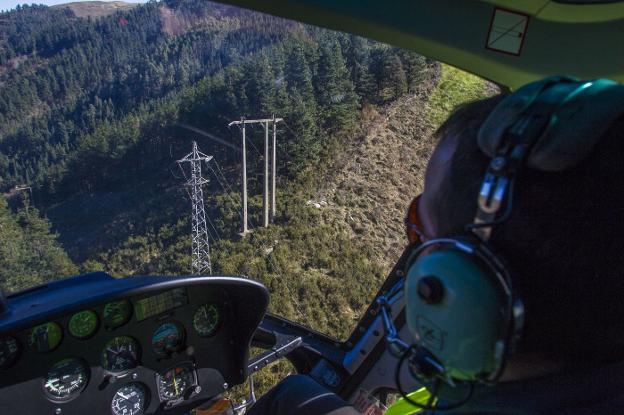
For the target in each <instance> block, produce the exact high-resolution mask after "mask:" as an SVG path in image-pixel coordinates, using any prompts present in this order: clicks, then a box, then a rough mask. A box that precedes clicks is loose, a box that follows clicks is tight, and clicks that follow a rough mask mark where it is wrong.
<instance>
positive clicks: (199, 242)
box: [178, 141, 212, 274]
mask: <svg viewBox="0 0 624 415" xmlns="http://www.w3.org/2000/svg"><path fill="white" fill-rule="evenodd" d="M210 160H212V156H208V155H206V154H204V153H202V152H201V151H199V149H198V148H197V142H195V141H193V151H191V152H190V153H189V154H187V155H186V156H184V158H182V159H180V160H178V164H179V165H180V168H182V163H185V162H189V163H190V164H191V177H190V178H188V179H187V181H186V184H185V186H187V188H190V192H189V196H190V197H191V205H192V217H191V233H192V237H193V260H192V262H191V272H192V273H193V274H205V273H206V271H208V274H212V263H211V261H210V243H209V241H208V227H207V225H206V211H205V210H204V192H203V191H202V186H203V185H204V184H206V183H208V180H206V179H204V178H203V177H202V174H201V163H202V161H206V163H208V162H209V161H210ZM188 190H189V189H187V191H188Z"/></svg>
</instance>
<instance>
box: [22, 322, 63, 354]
mask: <svg viewBox="0 0 624 415" xmlns="http://www.w3.org/2000/svg"><path fill="white" fill-rule="evenodd" d="M61 339H63V331H62V330H61V326H59V325H58V324H57V323H54V322H52V321H51V322H49V323H44V324H40V325H38V326H35V327H33V328H32V329H30V331H29V332H28V346H30V348H31V349H33V350H34V351H36V352H49V351H50V350H54V349H56V348H57V346H58V345H59V344H60V343H61Z"/></svg>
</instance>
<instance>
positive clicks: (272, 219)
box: [271, 115, 277, 222]
mask: <svg viewBox="0 0 624 415" xmlns="http://www.w3.org/2000/svg"><path fill="white" fill-rule="evenodd" d="M276 166H277V120H276V119H275V115H273V158H272V159H271V167H272V170H273V171H272V174H271V184H272V186H271V222H273V221H274V220H275V178H276V177H277V167H276Z"/></svg>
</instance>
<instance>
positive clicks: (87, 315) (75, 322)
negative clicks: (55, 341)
mask: <svg viewBox="0 0 624 415" xmlns="http://www.w3.org/2000/svg"><path fill="white" fill-rule="evenodd" d="M97 327H98V316H97V314H95V311H91V310H84V311H80V312H78V313H76V314H74V315H73V316H71V318H70V319H69V334H71V335H72V336H74V337H76V338H77V339H86V338H88V337H91V336H93V334H94V333H95V331H96V330H97Z"/></svg>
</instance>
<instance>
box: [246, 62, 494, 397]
mask: <svg viewBox="0 0 624 415" xmlns="http://www.w3.org/2000/svg"><path fill="white" fill-rule="evenodd" d="M429 76H430V79H429V80H428V81H426V82H424V83H423V85H421V88H419V89H418V90H417V91H414V93H413V94H410V95H407V96H405V97H403V98H401V99H400V100H398V101H397V102H395V103H393V104H391V105H390V106H388V107H387V108H380V109H374V108H369V109H368V110H367V111H365V116H364V118H365V119H367V120H366V121H364V125H363V127H362V133H361V136H359V137H358V138H357V139H355V140H353V141H352V142H351V143H350V144H349V146H348V147H347V148H345V149H344V150H343V151H342V152H341V154H339V155H336V156H335V159H334V160H333V161H332V162H330V164H331V165H332V167H333V168H334V170H333V173H332V174H330V175H328V176H326V177H324V179H323V180H320V181H319V182H318V183H321V186H320V187H319V188H317V189H316V191H310V190H309V191H307V192H300V193H298V196H297V198H296V200H297V203H298V204H299V207H302V206H303V209H302V210H301V211H300V214H306V215H309V216H308V217H307V218H306V219H304V220H303V222H302V223H301V224H295V226H294V227H295V228H297V227H298V226H303V225H304V224H305V222H306V221H311V223H312V224H313V226H314V227H315V228H317V229H320V230H322V232H321V234H320V239H318V240H317V243H318V245H317V246H315V247H314V252H313V253H312V255H311V256H312V257H318V256H319V253H322V254H321V255H328V261H334V262H336V263H342V262H348V261H350V260H352V258H346V257H341V255H344V254H345V252H346V253H348V254H350V255H354V257H355V258H359V259H361V260H362V261H365V262H362V264H361V265H362V266H364V268H361V272H363V274H362V276H361V279H360V280H359V281H358V283H359V284H362V285H363V286H357V287H354V286H352V287H348V290H347V291H346V292H347V295H348V296H354V294H353V293H355V292H357V294H358V297H359V298H358V302H359V304H363V306H360V307H353V308H343V309H338V310H336V309H334V306H335V303H333V305H332V301H331V300H330V301H328V303H324V304H323V306H324V307H322V308H321V309H320V310H319V309H318V308H316V307H311V304H310V303H305V302H304V303H303V304H301V303H298V302H297V299H294V298H292V300H293V301H292V304H294V305H295V307H294V308H295V309H297V311H296V312H295V313H294V314H291V315H290V317H291V318H292V317H294V318H295V319H297V320H299V321H301V322H303V323H305V324H307V325H309V326H311V327H315V328H317V329H320V330H321V331H325V332H327V330H328V329H329V333H330V334H332V335H335V336H338V337H344V336H346V335H348V334H349V332H350V330H351V329H352V328H353V327H354V325H355V323H356V321H357V320H358V319H359V317H360V315H361V312H362V310H363V308H364V307H366V306H367V305H368V302H369V301H371V300H372V297H373V295H374V293H375V292H376V290H377V289H378V287H379V284H380V283H381V281H382V279H383V278H384V276H385V275H386V273H387V272H389V271H390V268H391V266H392V265H393V263H394V261H396V259H397V258H398V256H399V255H400V253H401V251H402V249H403V247H404V243H405V238H404V232H403V215H404V214H405V209H406V208H407V205H408V203H409V201H410V200H411V198H412V197H414V196H415V195H416V194H418V192H420V191H421V190H422V180H423V173H424V170H425V167H426V162H427V160H428V158H429V156H430V154H431V151H432V150H433V148H434V146H435V141H434V140H433V139H432V137H431V135H432V133H433V132H434V131H435V130H436V129H437V128H438V127H439V126H440V124H441V123H442V122H443V121H444V120H445V119H446V117H448V115H449V114H450V113H451V112H452V111H453V109H454V108H455V107H457V106H458V105H460V104H463V103H466V102H470V101H473V100H476V99H479V98H483V97H486V96H488V95H490V94H491V93H492V88H491V86H490V85H488V84H487V83H486V82H485V81H484V80H483V79H481V78H478V77H476V76H474V75H470V74H468V73H466V72H463V71H460V70H458V69H455V68H453V67H450V66H447V65H442V66H441V70H440V71H439V72H437V71H436V70H435V68H431V72H430V74H429ZM328 170H330V171H331V170H332V169H328ZM306 197H308V199H306ZM307 200H313V201H314V202H316V203H318V204H319V205H320V208H318V207H315V206H314V205H313V204H309V205H308V204H307ZM322 202H324V203H322ZM325 203H326V204H325ZM294 242H295V241H289V240H284V241H283V242H281V241H280V243H281V244H282V243H283V244H284V245H286V246H289V247H292V245H296V244H295V243H294ZM304 245H305V243H304ZM345 245H347V246H345ZM328 248H329V249H328ZM300 249H301V247H298V248H297V249H294V250H293V251H290V252H289V258H290V259H289V262H290V264H291V265H292V266H296V267H297V278H301V280H298V281H299V282H297V280H294V281H292V282H293V283H295V284H299V283H300V282H305V283H306V284H313V285H318V284H323V283H324V281H325V279H327V278H329V279H330V280H331V279H332V278H331V276H330V275H328V269H314V268H312V269H305V267H304V268H301V263H300V261H299V260H298V255H301V254H302V251H301V250H300ZM334 249H336V250H334ZM358 253H359V254H364V256H365V259H364V258H362V257H361V256H360V255H359V254H358ZM251 262H253V260H252V261H251ZM366 264H368V267H369V268H366ZM330 269H331V267H330ZM283 280H286V276H284V278H283ZM334 281H335V279H334ZM335 282H337V286H335V287H334V288H335V289H336V290H338V291H337V293H338V294H339V295H340V296H342V295H344V292H345V291H344V287H341V286H340V285H341V284H340V281H335ZM353 283H354V281H353V280H349V284H353ZM286 284H288V281H286ZM272 292H273V291H272ZM278 296H279V297H281V295H279V294H278V295H274V296H273V298H279V297H278ZM362 299H364V301H362ZM319 300H320V301H323V300H324V299H323V298H318V297H316V298H313V301H319ZM282 302H283V300H282ZM284 306H285V305H284V304H276V302H275V301H273V302H272V304H271V308H272V310H273V311H282V310H280V309H284ZM298 312H301V314H299V313H298ZM310 312H312V314H310ZM336 312H338V313H336ZM328 316H331V317H328ZM336 318H337V319H339V320H342V321H341V323H342V324H337V322H336V320H335V319H336ZM328 321H333V324H332V323H330V324H327V322H328ZM323 326H325V327H323ZM332 326H333V327H332ZM291 370H292V367H290V365H289V364H288V363H287V362H279V363H277V364H275V365H274V366H272V367H271V368H269V369H267V370H265V371H263V372H261V373H259V374H257V375H256V377H255V382H256V387H257V389H256V391H257V392H259V395H260V394H262V393H263V392H264V391H266V390H268V389H269V388H270V387H271V386H272V385H274V384H275V382H276V381H277V380H278V379H280V378H281V377H284V376H286V375H287V374H288V373H289V372H290V371H291ZM245 390H246V389H245V387H244V386H240V387H238V388H236V391H235V392H236V393H234V395H235V396H236V397H241V396H244V393H245V392H244V391H245Z"/></svg>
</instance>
